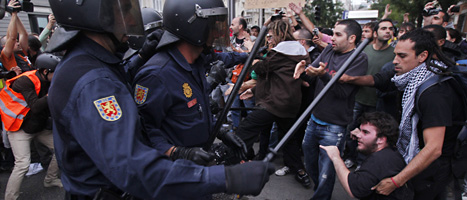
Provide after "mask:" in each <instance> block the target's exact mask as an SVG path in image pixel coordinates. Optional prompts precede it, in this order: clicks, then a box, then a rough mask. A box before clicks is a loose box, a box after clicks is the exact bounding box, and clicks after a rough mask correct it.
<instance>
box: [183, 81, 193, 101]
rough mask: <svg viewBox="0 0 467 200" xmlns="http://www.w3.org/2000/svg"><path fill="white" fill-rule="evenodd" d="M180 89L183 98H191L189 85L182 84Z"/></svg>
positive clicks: (191, 93)
mask: <svg viewBox="0 0 467 200" xmlns="http://www.w3.org/2000/svg"><path fill="white" fill-rule="evenodd" d="M182 87H183V94H185V97H186V98H191V96H192V95H193V90H191V87H190V85H188V83H184V84H183V85H182Z"/></svg>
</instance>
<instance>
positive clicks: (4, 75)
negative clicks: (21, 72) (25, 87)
mask: <svg viewBox="0 0 467 200" xmlns="http://www.w3.org/2000/svg"><path fill="white" fill-rule="evenodd" d="M15 76H16V72H14V71H3V70H2V69H0V78H4V79H10V78H13V77H15Z"/></svg>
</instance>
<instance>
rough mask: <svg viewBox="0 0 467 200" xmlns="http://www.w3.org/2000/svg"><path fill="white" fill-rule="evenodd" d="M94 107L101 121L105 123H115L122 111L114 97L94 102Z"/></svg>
mask: <svg viewBox="0 0 467 200" xmlns="http://www.w3.org/2000/svg"><path fill="white" fill-rule="evenodd" d="M94 105H95V106H96V108H97V111H98V112H99V115H100V116H101V117H102V119H105V120H107V121H116V120H118V119H120V117H121V116H122V109H120V106H119V105H118V103H117V99H115V96H108V97H104V98H102V99H98V100H95V101H94Z"/></svg>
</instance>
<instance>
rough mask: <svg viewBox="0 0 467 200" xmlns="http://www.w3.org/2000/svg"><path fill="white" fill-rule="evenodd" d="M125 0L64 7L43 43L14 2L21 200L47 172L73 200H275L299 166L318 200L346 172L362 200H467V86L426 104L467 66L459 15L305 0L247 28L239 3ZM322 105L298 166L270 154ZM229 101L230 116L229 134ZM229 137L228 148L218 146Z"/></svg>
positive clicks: (290, 155) (9, 104)
mask: <svg viewBox="0 0 467 200" xmlns="http://www.w3.org/2000/svg"><path fill="white" fill-rule="evenodd" d="M114 1H115V0H112V1H111V0H95V1H71V0H49V2H50V6H51V9H52V11H53V14H50V16H49V18H48V24H47V26H46V27H45V28H44V30H43V31H42V32H41V33H40V34H35V33H27V31H26V29H25V27H24V26H23V24H22V22H21V20H20V19H19V18H18V12H19V10H18V7H19V6H20V4H19V1H17V0H16V1H13V0H12V1H9V2H8V4H7V9H6V10H7V11H8V12H9V13H10V19H9V20H10V23H9V26H8V30H7V35H6V36H3V37H2V38H1V44H2V50H1V54H0V61H1V67H2V71H3V72H2V75H3V79H4V81H3V82H2V87H3V89H2V90H1V91H0V114H1V120H2V130H3V132H2V141H3V144H2V145H1V147H0V148H1V150H2V154H1V156H0V158H1V162H0V164H1V165H0V169H1V170H3V171H11V175H10V178H9V180H8V184H7V187H6V188H5V190H6V191H5V199H6V200H14V199H18V198H19V197H20V194H21V192H20V188H21V183H22V180H23V178H24V176H27V175H31V174H34V173H37V170H38V169H37V167H38V166H39V167H40V169H39V170H41V169H42V167H43V168H46V169H47V175H46V177H45V179H44V182H43V184H44V187H63V188H64V190H65V191H66V195H65V196H66V197H65V198H66V199H67V200H71V199H79V200H81V199H128V198H129V199H131V198H132V199H174V198H175V199H193V198H194V199H210V198H211V195H212V194H214V193H228V194H238V195H258V194H260V193H261V191H262V189H263V187H264V185H265V184H266V182H268V180H269V176H270V175H271V174H275V175H276V176H285V175H287V174H289V173H291V174H293V175H294V178H295V180H296V181H297V182H298V183H300V184H301V185H302V186H303V187H305V188H307V189H308V188H312V190H313V196H312V198H311V199H316V200H321V199H331V198H332V195H333V189H334V184H335V181H336V180H338V181H339V182H340V184H341V185H342V187H343V188H344V190H345V191H346V192H347V193H348V195H349V196H350V197H352V198H359V199H384V198H389V199H445V198H446V196H447V193H448V189H447V186H448V185H450V184H451V183H455V184H454V185H457V187H455V188H454V189H453V190H452V193H453V194H454V196H455V198H461V196H462V195H464V196H467V179H465V180H466V181H464V176H463V175H465V169H467V166H463V167H464V170H463V175H462V176H458V175H457V174H456V175H454V174H453V172H452V168H453V167H452V163H451V158H452V157H453V156H454V154H455V152H454V148H455V144H456V139H457V136H458V134H459V132H460V130H461V128H462V127H463V126H465V125H463V124H462V123H464V124H465V121H466V115H465V113H466V112H467V111H466V110H467V108H466V107H465V104H464V103H465V99H463V98H464V97H463V96H462V93H459V91H456V89H455V87H453V86H452V84H453V83H451V82H441V83H439V84H435V85H434V86H431V87H429V88H427V89H426V90H424V91H423V93H421V95H420V96H419V97H417V90H418V88H419V87H420V86H421V85H422V84H423V83H424V82H425V81H426V80H428V79H430V78H431V77H434V76H438V74H440V72H445V71H446V70H449V69H450V68H451V67H452V66H454V65H456V63H458V64H459V63H463V62H465V61H467V42H466V41H465V40H464V39H463V35H462V34H461V33H460V32H459V31H458V30H457V29H454V28H453V27H450V26H452V24H450V23H449V22H450V19H449V16H450V14H452V12H451V9H452V8H453V6H451V7H450V8H449V9H446V10H447V11H443V10H442V9H440V8H436V7H434V4H433V2H429V3H427V4H426V5H425V8H424V10H427V11H429V12H427V13H426V14H424V20H423V24H422V26H420V27H421V28H416V26H415V25H414V24H412V23H410V22H409V19H408V15H404V22H403V23H401V24H400V26H399V27H397V26H398V25H397V24H396V23H395V22H394V21H393V20H391V19H390V18H388V16H389V14H390V13H391V11H390V9H389V5H387V6H386V12H385V15H384V16H383V18H382V19H380V20H377V21H374V22H369V23H366V24H362V25H361V24H359V23H358V22H357V21H355V20H352V19H344V20H339V21H337V22H336V24H335V26H334V27H317V26H315V24H314V23H313V22H312V21H311V20H310V19H309V18H308V17H307V16H306V15H305V13H304V11H303V10H302V7H301V6H300V5H296V4H294V3H290V4H289V7H288V10H289V11H288V12H286V14H285V13H284V12H279V13H278V14H275V15H273V16H272V17H271V18H270V19H268V20H267V21H266V23H265V24H264V26H263V28H265V29H267V30H261V28H260V27H259V26H257V25H253V26H251V25H249V24H248V22H247V20H246V19H244V18H243V17H235V18H233V19H232V20H231V24H230V25H229V24H228V20H227V16H228V14H227V13H228V12H227V11H228V9H227V8H226V7H225V6H224V4H223V2H222V1H221V0H207V1H200V0H189V1H186V0H166V1H165V4H164V8H163V12H162V13H163V14H162V15H161V14H160V13H159V12H157V11H155V10H154V9H151V8H142V9H140V5H139V2H138V1H137V0H116V1H117V2H118V3H115V2H114ZM188 4H189V5H190V6H180V5H188ZM83 18H86V20H84V19H83ZM76 19H80V20H76ZM81 19H83V20H81ZM228 30H230V35H228ZM264 31H265V32H266V33H267V34H266V35H265V37H264V38H260V37H262V35H261V34H260V33H261V32H264ZM367 42H368V45H367V46H366V47H364V49H363V51H362V52H358V51H357V48H358V47H359V46H362V45H363V44H367ZM255 45H256V46H260V48H259V49H260V50H259V51H258V52H252V50H253V49H254V47H255ZM249 57H250V58H254V61H253V62H252V65H251V66H249V65H248V64H247V62H246V61H247V60H248V58H249ZM349 59H353V60H352V62H351V63H350V64H349V66H348V67H347V69H346V70H345V72H344V74H342V76H341V77H338V81H337V82H335V83H334V84H333V85H332V87H330V88H329V90H327V91H326V94H325V95H324V96H321V97H319V95H318V94H320V93H321V92H322V91H323V90H324V89H325V87H326V86H327V85H328V83H330V82H331V80H332V79H333V78H334V77H335V76H336V74H337V72H338V71H339V70H340V69H341V68H342V67H343V66H344V63H346V62H347V61H348V60H349ZM241 73H246V74H247V76H245V77H242V76H240V74H241ZM235 84H237V85H240V87H239V88H240V89H239V91H238V93H236V94H232V90H233V88H234V85H235ZM229 95H230V96H232V98H233V103H232V107H231V108H229V107H228V106H225V101H226V100H227V98H228V96H229ZM318 97H319V98H320V99H318ZM314 101H319V102H318V103H317V104H316V106H315V107H314V109H313V110H312V112H311V113H309V114H308V115H307V116H306V118H305V120H306V121H307V123H302V125H301V126H299V127H298V128H297V130H296V131H295V133H294V134H293V135H292V136H291V137H290V138H288V140H287V141H286V142H285V143H284V145H283V146H282V149H281V152H282V153H281V154H278V155H276V156H281V157H282V158H283V166H277V167H276V166H274V164H272V163H271V162H265V161H264V159H265V158H266V157H267V154H268V153H270V149H271V148H272V147H274V146H275V145H277V144H278V142H279V141H280V140H282V139H283V138H284V136H285V134H286V133H287V131H289V129H291V128H292V127H293V125H294V123H295V122H296V121H297V119H299V117H300V116H301V115H302V114H303V113H304V112H305V111H306V108H307V107H308V105H310V103H311V102H314ZM219 107H220V108H223V109H230V111H229V117H228V119H227V120H226V121H222V122H220V123H224V125H225V126H224V127H223V128H222V129H221V130H214V129H215V126H214V125H215V124H216V123H218V122H217V121H218V120H217V118H216V117H218V115H217V114H218V112H214V111H216V110H218V109H217V108H219ZM305 114H307V113H305ZM458 122H461V123H458ZM213 137H216V138H217V139H219V140H218V141H220V143H219V145H218V146H217V147H219V146H220V147H222V149H223V152H221V153H219V151H218V149H217V150H214V149H213V148H210V147H212V144H210V143H211V141H210V139H211V138H213ZM255 143H259V148H254V147H253V146H254V144H255ZM225 157H229V159H230V161H229V162H225V161H224V162H221V160H223V159H225ZM39 163H40V164H39ZM461 168H462V167H461ZM459 184H466V185H465V186H463V187H462V188H461V187H460V186H459ZM463 190H464V191H463ZM310 192H311V191H310ZM462 192H464V193H463V194H462Z"/></svg>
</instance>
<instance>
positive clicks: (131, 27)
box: [99, 0, 144, 38]
mask: <svg viewBox="0 0 467 200" xmlns="http://www.w3.org/2000/svg"><path fill="white" fill-rule="evenodd" d="M101 2H102V4H101V8H100V10H101V12H100V14H99V21H100V22H101V26H102V28H103V29H104V30H105V31H106V32H110V33H113V34H114V35H115V36H116V37H117V38H120V37H122V36H124V35H127V36H142V35H144V29H143V19H142V17H141V10H140V6H139V2H138V0H102V1H101Z"/></svg>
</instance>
